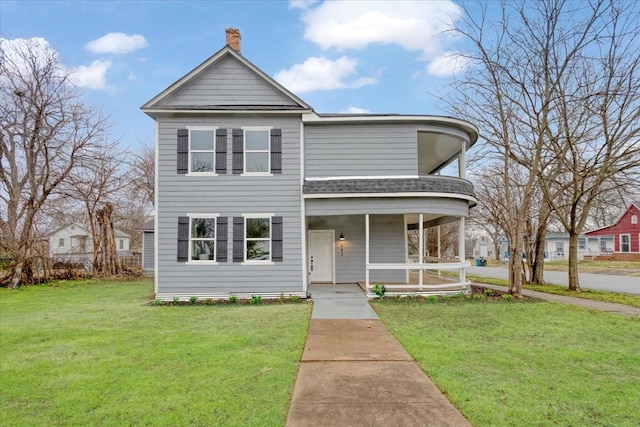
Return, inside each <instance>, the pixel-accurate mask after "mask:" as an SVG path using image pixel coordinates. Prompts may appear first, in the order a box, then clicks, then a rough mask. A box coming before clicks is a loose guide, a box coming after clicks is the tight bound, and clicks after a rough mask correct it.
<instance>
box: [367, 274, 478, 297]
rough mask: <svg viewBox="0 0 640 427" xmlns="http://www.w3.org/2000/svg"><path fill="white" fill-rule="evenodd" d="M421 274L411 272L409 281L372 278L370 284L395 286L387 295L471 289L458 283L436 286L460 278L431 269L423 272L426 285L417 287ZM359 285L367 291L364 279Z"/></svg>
mask: <svg viewBox="0 0 640 427" xmlns="http://www.w3.org/2000/svg"><path fill="white" fill-rule="evenodd" d="M419 274H420V273H419V272H418V271H411V272H409V282H408V283H402V282H380V281H373V280H370V281H369V286H373V285H376V284H380V285H385V286H389V285H392V286H394V288H392V289H387V295H396V294H397V295H407V294H414V295H430V294H434V293H438V294H439V293H458V292H466V291H469V289H470V288H469V285H460V284H458V285H457V286H451V287H447V288H446V289H441V288H439V287H436V286H437V285H447V284H452V285H453V284H456V283H458V278H457V277H451V276H445V275H440V276H438V274H437V273H434V272H430V271H425V272H423V276H422V284H423V285H424V287H423V289H419V288H416V285H418V282H419V278H420V276H419ZM403 285H406V286H407V287H406V288H405V287H402V286H403ZM358 286H360V289H362V290H363V291H365V292H366V286H365V282H364V281H361V282H358ZM395 286H398V287H395Z"/></svg>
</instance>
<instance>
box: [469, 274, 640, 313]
mask: <svg viewBox="0 0 640 427" xmlns="http://www.w3.org/2000/svg"><path fill="white" fill-rule="evenodd" d="M467 280H471V281H472V282H476V283H487V284H490V285H496V286H507V287H508V286H509V281H508V280H506V279H493V278H488V277H481V276H473V275H467ZM522 287H523V289H529V290H531V291H538V292H545V293H548V294H554V295H564V296H567V297H576V298H584V299H589V300H594V301H603V302H613V303H617V304H624V305H629V306H632V307H639V308H640V296H638V295H628V294H618V293H615V292H606V291H596V290H591V289H583V290H582V291H580V292H574V291H570V290H569V289H567V287H566V286H559V285H551V284H548V285H534V284H531V283H525V284H524V285H523V286H522Z"/></svg>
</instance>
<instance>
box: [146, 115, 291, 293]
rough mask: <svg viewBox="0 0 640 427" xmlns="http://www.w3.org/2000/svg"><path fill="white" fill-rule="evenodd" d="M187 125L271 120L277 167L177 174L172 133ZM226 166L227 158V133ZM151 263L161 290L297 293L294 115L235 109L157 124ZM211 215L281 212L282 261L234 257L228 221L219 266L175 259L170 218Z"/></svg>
mask: <svg viewBox="0 0 640 427" xmlns="http://www.w3.org/2000/svg"><path fill="white" fill-rule="evenodd" d="M187 126H217V127H218V128H224V129H238V128H241V127H242V126H270V127H273V128H277V129H282V165H283V167H282V174H276V175H273V176H240V175H234V174H232V173H231V170H230V169H229V168H228V169H227V173H226V174H220V175H218V176H202V177H198V176H187V175H178V174H177V173H176V133H177V129H179V128H185V127H187ZM228 144H229V145H228V150H227V165H231V164H232V162H231V156H232V150H231V132H230V131H229V132H228ZM158 186H159V187H158V188H159V191H158V205H157V206H156V212H157V221H158V266H157V267H156V275H157V281H158V292H160V293H172V292H174V293H191V294H194V295H195V294H198V293H244V292H262V293H267V292H269V293H270V292H278V293H279V292H283V293H285V294H286V293H287V292H301V291H302V290H303V276H302V253H301V250H300V248H301V246H302V239H301V235H302V231H301V194H300V193H301V191H300V117H299V116H298V117H293V116H292V117H288V118H286V117H284V118H283V117H274V118H269V117H266V118H255V117H254V118H242V116H238V115H234V116H231V115H229V116H216V117H210V118H207V117H189V118H187V117H185V118H178V117H174V118H167V119H162V120H159V123H158ZM198 213H201V214H218V215H220V216H226V217H228V218H229V221H230V224H231V223H232V221H233V220H232V218H233V217H237V216H242V214H252V213H264V214H273V215H274V216H282V217H283V261H282V262H276V263H274V264H273V265H242V264H241V263H234V262H232V260H233V253H232V242H233V235H232V234H233V227H232V226H229V227H228V230H227V241H228V244H227V262H226V263H222V262H221V263H218V265H190V264H188V263H178V262H177V260H176V258H177V249H176V243H177V220H178V217H179V216H184V215H187V214H198Z"/></svg>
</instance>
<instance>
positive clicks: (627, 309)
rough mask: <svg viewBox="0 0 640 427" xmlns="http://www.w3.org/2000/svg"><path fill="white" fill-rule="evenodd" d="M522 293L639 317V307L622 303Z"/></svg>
mask: <svg viewBox="0 0 640 427" xmlns="http://www.w3.org/2000/svg"><path fill="white" fill-rule="evenodd" d="M477 285H478V286H482V287H485V288H490V289H495V290H498V291H503V292H506V291H507V290H508V288H507V287H505V286H496V285H488V284H486V283H478V284H477ZM522 295H525V296H528V297H531V298H537V299H541V300H544V301H553V302H560V303H563V304H572V305H577V306H580V307H586V308H592V309H594V310H600V311H607V312H609V313H616V314H621V315H623V316H629V317H640V308H637V307H631V306H629V305H624V304H616V303H612V302H602V301H593V300H589V299H584V298H575V297H565V296H564V295H553V294H547V293H544V292H537V291H530V290H528V289H523V290H522Z"/></svg>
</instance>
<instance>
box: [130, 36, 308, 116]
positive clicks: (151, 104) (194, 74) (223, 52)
mask: <svg viewBox="0 0 640 427" xmlns="http://www.w3.org/2000/svg"><path fill="white" fill-rule="evenodd" d="M229 56H230V57H232V58H235V59H236V60H237V61H239V62H240V63H241V64H243V65H244V66H245V67H247V68H248V69H250V70H251V71H253V72H254V73H255V74H257V75H258V76H259V77H261V78H262V79H263V80H264V81H265V82H266V83H268V84H269V85H271V86H273V87H274V88H275V89H276V90H278V91H279V92H281V93H282V94H283V95H285V96H286V97H287V98H289V99H290V100H291V101H293V102H294V103H295V104H297V105H298V106H299V107H298V108H297V109H298V110H307V111H311V110H312V108H311V107H310V106H309V105H308V104H307V103H305V102H304V101H303V100H302V99H300V98H298V97H297V96H296V95H294V94H293V93H292V92H290V91H289V90H288V89H286V88H285V87H284V86H282V85H281V84H280V83H278V82H276V81H275V80H274V79H272V78H271V77H270V76H269V75H267V74H265V73H264V72H263V71H262V70H260V69H259V68H258V67H256V66H255V65H253V64H252V63H251V62H249V61H248V60H247V59H245V58H244V57H243V56H242V55H240V54H239V53H237V52H236V51H235V50H233V49H232V48H230V47H229V46H225V47H223V48H222V49H220V50H219V51H218V52H216V53H214V54H213V55H212V56H211V57H209V59H207V60H205V61H204V62H203V63H201V64H200V65H198V66H197V67H196V68H194V69H193V70H191V71H190V72H189V73H187V74H186V75H185V76H183V77H182V78H180V79H179V80H177V81H176V82H174V83H173V84H172V85H171V86H169V87H168V88H166V89H165V90H163V91H162V92H160V93H159V94H158V95H156V96H155V97H153V98H152V99H151V100H149V101H148V102H146V103H145V104H144V105H143V106H142V107H140V108H141V109H142V111H144V112H145V113H150V112H154V111H157V110H169V109H174V107H167V106H162V105H160V104H161V102H162V100H164V99H165V98H167V97H169V96H171V95H173V94H174V93H176V92H177V91H179V90H180V89H182V88H184V87H185V86H186V85H188V84H189V83H191V82H192V81H194V80H195V79H196V78H198V77H199V76H200V75H201V74H202V73H203V72H204V71H205V70H207V69H208V68H209V67H211V66H212V65H213V64H215V63H217V62H220V61H221V60H222V59H224V58H226V57H229ZM224 107H227V108H224ZM178 109H180V110H187V109H189V108H188V107H181V108H178ZM193 109H197V110H212V109H215V110H218V109H222V110H224V109H229V108H228V106H211V107H210V108H207V107H203V106H194V108H193ZM234 109H237V107H236V108H234ZM247 109H251V108H250V106H247ZM262 109H264V107H262ZM283 109H285V110H289V111H290V110H292V108H291V107H288V108H286V107H283Z"/></svg>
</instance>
